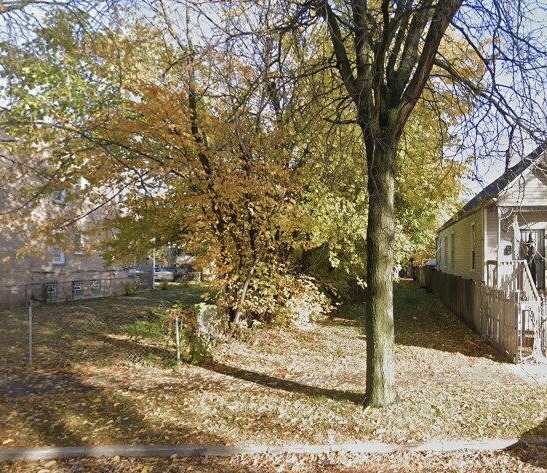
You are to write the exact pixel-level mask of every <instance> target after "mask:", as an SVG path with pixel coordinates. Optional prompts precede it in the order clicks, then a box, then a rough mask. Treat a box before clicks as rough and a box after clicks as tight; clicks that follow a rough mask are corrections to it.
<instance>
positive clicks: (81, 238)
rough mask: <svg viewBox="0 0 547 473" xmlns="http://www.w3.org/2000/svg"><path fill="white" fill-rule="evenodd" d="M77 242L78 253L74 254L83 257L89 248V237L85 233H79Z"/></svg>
mask: <svg viewBox="0 0 547 473" xmlns="http://www.w3.org/2000/svg"><path fill="white" fill-rule="evenodd" d="M75 240H76V251H75V252H74V254H75V255H83V254H84V249H85V247H86V246H87V237H86V236H85V235H84V234H83V233H77V234H76V238H75Z"/></svg>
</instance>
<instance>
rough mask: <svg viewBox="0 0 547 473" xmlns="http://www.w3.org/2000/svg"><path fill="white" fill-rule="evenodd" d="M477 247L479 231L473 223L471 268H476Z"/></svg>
mask: <svg viewBox="0 0 547 473" xmlns="http://www.w3.org/2000/svg"><path fill="white" fill-rule="evenodd" d="M476 249H477V233H476V229H475V224H474V223H473V224H471V269H475V254H476V253H475V251H476Z"/></svg>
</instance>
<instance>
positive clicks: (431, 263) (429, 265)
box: [422, 258, 437, 269]
mask: <svg viewBox="0 0 547 473" xmlns="http://www.w3.org/2000/svg"><path fill="white" fill-rule="evenodd" d="M422 266H425V267H426V268H430V269H435V268H436V267H437V260H436V259H435V258H430V259H428V260H425V261H424V262H423V265H422Z"/></svg>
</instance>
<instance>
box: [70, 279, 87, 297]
mask: <svg viewBox="0 0 547 473" xmlns="http://www.w3.org/2000/svg"><path fill="white" fill-rule="evenodd" d="M83 295H84V282H83V281H72V297H82V296H83Z"/></svg>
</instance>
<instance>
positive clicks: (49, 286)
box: [44, 282, 57, 302]
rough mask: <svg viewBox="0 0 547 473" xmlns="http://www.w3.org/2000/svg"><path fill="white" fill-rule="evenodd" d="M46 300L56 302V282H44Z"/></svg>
mask: <svg viewBox="0 0 547 473" xmlns="http://www.w3.org/2000/svg"><path fill="white" fill-rule="evenodd" d="M44 300H45V301H46V302H55V301H56V300H57V283H56V282H48V283H45V284H44Z"/></svg>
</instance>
